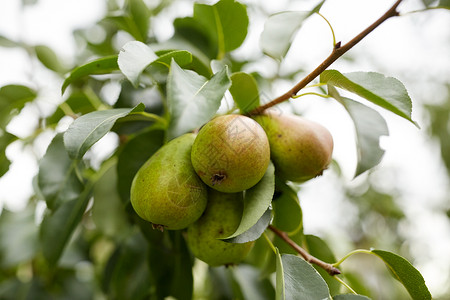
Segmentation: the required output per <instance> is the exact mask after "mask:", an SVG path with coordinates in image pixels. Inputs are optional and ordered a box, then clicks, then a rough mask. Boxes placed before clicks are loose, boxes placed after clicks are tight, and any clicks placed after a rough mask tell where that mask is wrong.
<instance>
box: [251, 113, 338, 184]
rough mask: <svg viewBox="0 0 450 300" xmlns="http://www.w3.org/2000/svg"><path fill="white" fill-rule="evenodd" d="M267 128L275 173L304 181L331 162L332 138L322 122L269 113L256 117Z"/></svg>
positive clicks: (318, 173) (297, 180) (285, 177)
mask: <svg viewBox="0 0 450 300" xmlns="http://www.w3.org/2000/svg"><path fill="white" fill-rule="evenodd" d="M253 119H254V120H255V121H257V122H258V123H259V124H260V125H261V126H262V127H263V128H264V130H265V132H266V134H267V137H268V139H269V143H270V155H271V159H272V161H273V163H274V165H275V170H276V174H277V175H278V176H280V177H281V178H283V179H286V180H290V181H293V182H304V181H307V180H309V179H312V178H314V177H316V176H319V175H322V173H323V171H324V170H325V169H326V168H327V167H328V165H329V164H330V162H331V156H332V153H333V137H332V136H331V134H330V132H329V131H328V129H326V128H325V127H324V126H322V125H321V124H319V123H316V122H314V121H311V120H308V119H305V118H303V117H300V116H294V115H288V114H276V113H274V112H266V113H264V114H262V115H258V116H253Z"/></svg>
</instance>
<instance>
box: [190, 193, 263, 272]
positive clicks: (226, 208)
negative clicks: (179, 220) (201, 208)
mask: <svg viewBox="0 0 450 300" xmlns="http://www.w3.org/2000/svg"><path fill="white" fill-rule="evenodd" d="M242 212H243V199H242V192H241V193H221V192H217V191H214V190H210V192H209V197H208V205H207V207H206V210H205V212H204V213H203V215H202V216H201V217H200V219H198V220H197V221H196V222H195V223H194V224H192V225H190V226H189V227H188V229H187V244H188V246H189V249H190V250H191V252H192V254H194V256H196V257H197V258H198V259H200V260H202V261H204V262H205V263H207V264H208V265H210V266H213V267H214V266H221V265H227V266H228V265H234V264H238V263H239V262H241V261H242V260H243V259H244V258H245V257H246V256H247V254H248V253H249V252H250V250H251V249H252V247H253V244H254V242H247V243H242V244H236V243H227V242H224V241H222V240H220V238H226V237H228V236H230V235H231V234H233V233H234V232H235V231H236V229H237V228H238V226H239V224H240V222H241V218H242Z"/></svg>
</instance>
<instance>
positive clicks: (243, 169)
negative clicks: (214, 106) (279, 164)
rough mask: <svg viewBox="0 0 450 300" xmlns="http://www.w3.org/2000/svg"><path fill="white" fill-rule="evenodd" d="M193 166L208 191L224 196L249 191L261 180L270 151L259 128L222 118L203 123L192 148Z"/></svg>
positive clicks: (246, 121) (238, 119)
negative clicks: (215, 191)
mask: <svg viewBox="0 0 450 300" xmlns="http://www.w3.org/2000/svg"><path fill="white" fill-rule="evenodd" d="M191 159H192V165H193V166H194V169H195V171H196V172H197V174H198V176H199V177H200V178H201V179H202V180H203V182H204V183H206V184H207V185H208V186H210V187H211V188H213V189H215V190H217V191H220V192H225V193H236V192H241V191H243V190H246V189H249V188H251V187H252V186H254V185H255V184H256V183H258V181H259V180H260V179H261V178H262V177H263V175H264V173H265V172H266V169H267V167H268V165H269V161H270V147H269V141H268V139H267V136H266V134H265V132H264V130H263V129H262V127H261V126H260V125H259V124H258V123H256V122H255V121H254V120H252V119H251V118H249V117H245V116H242V115H235V114H232V115H223V116H219V117H216V118H214V119H212V120H211V121H209V122H208V123H206V124H205V125H204V126H203V127H202V128H201V129H200V131H199V132H198V135H197V137H196V139H195V142H194V144H193V146H192V155H191Z"/></svg>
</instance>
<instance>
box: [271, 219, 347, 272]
mask: <svg viewBox="0 0 450 300" xmlns="http://www.w3.org/2000/svg"><path fill="white" fill-rule="evenodd" d="M268 228H269V229H270V230H272V231H273V232H274V233H275V234H276V235H278V236H279V237H280V238H281V239H282V240H284V241H285V242H286V243H287V244H288V245H289V246H291V247H292V248H293V249H294V250H295V251H297V252H298V253H299V254H300V255H301V256H302V257H303V259H304V260H306V261H307V262H309V263H311V264H315V265H317V266H319V267H321V268H322V269H324V270H325V271H327V273H328V274H330V275H331V276H335V275H338V274H341V271H339V269H338V268H336V267H334V266H333V265H332V264H329V263H326V262H324V261H322V260H320V259H318V258H317V257H314V256H312V255H311V254H309V253H308V252H307V251H306V250H305V249H303V248H302V247H300V246H299V245H297V243H296V242H294V241H293V240H291V238H290V237H289V236H288V234H287V233H286V232H284V231H281V230H280V229H278V228H276V227H274V226H273V225H269V227H268Z"/></svg>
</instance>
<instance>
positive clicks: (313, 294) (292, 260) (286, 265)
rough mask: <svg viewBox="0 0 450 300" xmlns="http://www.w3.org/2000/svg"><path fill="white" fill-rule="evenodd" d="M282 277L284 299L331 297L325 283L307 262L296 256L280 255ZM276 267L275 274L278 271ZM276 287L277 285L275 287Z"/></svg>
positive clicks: (322, 298)
mask: <svg viewBox="0 0 450 300" xmlns="http://www.w3.org/2000/svg"><path fill="white" fill-rule="evenodd" d="M281 264H282V267H283V268H282V271H283V277H284V296H285V297H284V298H280V299H286V300H290V299H292V300H296V299H302V300H324V299H331V296H330V291H329V290H328V286H327V283H326V282H325V280H323V278H322V277H321V276H320V275H319V273H317V271H316V269H314V268H313V267H312V266H311V265H310V264H309V263H307V262H306V261H305V260H303V259H301V258H300V257H298V256H295V255H291V254H283V255H282V256H281ZM279 270H280V269H279V268H277V276H278V272H279ZM277 289H278V287H277Z"/></svg>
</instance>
